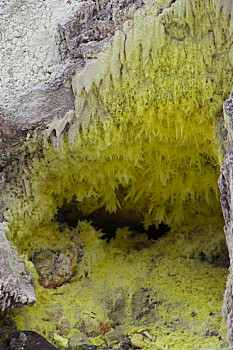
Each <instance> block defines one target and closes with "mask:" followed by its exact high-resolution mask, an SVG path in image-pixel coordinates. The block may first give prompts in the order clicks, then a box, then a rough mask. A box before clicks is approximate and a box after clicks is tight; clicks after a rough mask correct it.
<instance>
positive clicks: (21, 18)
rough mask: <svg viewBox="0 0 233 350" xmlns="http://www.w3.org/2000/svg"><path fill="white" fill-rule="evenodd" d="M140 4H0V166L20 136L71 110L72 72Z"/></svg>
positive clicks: (136, 0) (130, 0)
mask: <svg viewBox="0 0 233 350" xmlns="http://www.w3.org/2000/svg"><path fill="white" fill-rule="evenodd" d="M143 4H144V3H143V1H142V0H122V1H118V0H112V1H106V0H101V1H88V2H82V1H80V0H69V1H63V0H59V1H56V5H55V3H54V1H52V0H49V1H46V2H44V1H27V2H25V1H16V0H10V1H9V2H6V3H5V2H3V3H0V5H1V8H0V10H1V28H0V34H1V44H2V50H1V56H0V69H1V71H2V73H3V74H2V75H1V78H0V94H1V98H2V100H1V104H0V125H1V127H2V128H1V131H0V140H1V145H0V155H1V157H0V167H1V166H2V167H3V166H5V165H6V164H7V163H8V162H9V160H8V161H7V159H9V156H8V154H9V153H10V152H9V151H10V149H12V148H15V147H16V146H17V145H19V144H20V143H21V141H22V136H24V137H25V135H27V134H28V132H30V131H33V130H34V129H35V128H38V127H45V122H46V121H48V120H51V119H53V118H60V117H62V116H64V115H65V113H66V112H68V111H69V110H72V109H74V95H73V91H72V88H71V76H72V74H73V72H74V70H75V69H76V68H77V67H78V66H80V69H81V68H82V66H83V65H85V61H86V60H87V59H89V58H93V57H95V56H96V54H97V53H98V52H99V51H101V50H103V46H104V44H105V43H106V42H107V41H109V40H110V38H111V37H112V36H113V35H114V33H115V31H116V30H117V29H120V28H121V25H122V24H123V23H124V22H125V21H129V20H131V19H132V16H131V13H133V12H134V11H135V10H136V9H137V8H139V7H142V6H143ZM25 21H26V22H27V26H25ZM7 153H8V154H7Z"/></svg>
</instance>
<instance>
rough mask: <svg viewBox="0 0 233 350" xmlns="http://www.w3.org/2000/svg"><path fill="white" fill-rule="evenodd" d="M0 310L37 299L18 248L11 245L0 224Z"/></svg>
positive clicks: (33, 301) (26, 303)
mask: <svg viewBox="0 0 233 350" xmlns="http://www.w3.org/2000/svg"><path fill="white" fill-rule="evenodd" d="M0 252H1V254H0V311H4V310H6V309H8V308H9V307H15V306H19V305H33V304H34V303H35V301H36V297H35V294H34V288H33V282H32V277H31V276H30V274H29V273H27V272H26V271H25V266H24V263H23V262H22V260H20V258H19V257H18V255H17V252H16V249H15V248H14V247H11V246H10V243H9V242H8V240H7V239H6V236H5V234H4V230H3V227H2V225H1V224H0Z"/></svg>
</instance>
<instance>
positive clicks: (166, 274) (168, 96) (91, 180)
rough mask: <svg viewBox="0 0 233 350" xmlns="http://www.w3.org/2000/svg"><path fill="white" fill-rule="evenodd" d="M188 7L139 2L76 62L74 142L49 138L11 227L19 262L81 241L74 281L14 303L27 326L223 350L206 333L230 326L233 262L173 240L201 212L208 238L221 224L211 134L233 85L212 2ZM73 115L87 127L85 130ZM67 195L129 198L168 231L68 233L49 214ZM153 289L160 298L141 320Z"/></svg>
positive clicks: (88, 209) (82, 228)
mask: <svg viewBox="0 0 233 350" xmlns="http://www.w3.org/2000/svg"><path fill="white" fill-rule="evenodd" d="M184 4H185V1H177V2H176V3H175V4H174V5H173V6H172V8H171V9H169V10H164V12H163V13H162V14H161V15H159V16H157V17H154V16H153V9H152V8H149V7H148V12H146V10H145V12H143V11H144V10H143V11H142V12H141V14H140V12H139V13H138V14H136V17H135V20H134V23H133V24H131V27H130V29H128V31H127V28H126V27H125V28H124V30H123V31H122V32H118V33H117V34H116V36H115V39H114V42H113V44H112V46H111V47H109V48H108V50H107V51H106V52H105V53H103V54H102V55H100V56H99V58H98V59H97V60H96V62H95V63H94V62H91V63H88V64H87V66H86V68H85V69H84V70H83V72H81V73H80V72H77V73H76V76H75V77H74V82H73V86H74V93H75V95H76V111H75V112H76V118H77V119H76V122H74V124H73V125H71V127H70V130H69V132H68V136H69V141H68V139H67V138H66V137H65V138H64V140H63V142H61V143H60V148H59V151H58V152H56V151H54V149H53V147H52V145H51V144H48V145H47V148H46V149H45V150H44V151H43V154H42V155H41V157H40V158H39V157H38V158H36V159H34V160H33V162H32V164H31V168H29V171H30V172H29V173H27V174H26V175H25V176H26V177H28V182H27V181H26V180H25V181H24V183H25V191H24V192H22V193H20V194H19V195H16V198H14V195H13V194H11V195H12V198H13V202H10V205H8V207H9V208H10V210H9V209H6V210H5V213H4V217H5V220H6V223H5V227H6V228H7V225H8V227H9V228H10V229H8V231H7V233H8V237H9V238H10V239H11V240H12V242H13V243H14V244H15V245H16V246H17V248H18V250H19V253H20V254H25V259H27V257H28V258H31V257H32V256H33V254H34V252H36V251H38V250H40V249H48V248H54V249H56V248H57V249H58V248H59V247H63V246H64V245H66V244H67V241H68V240H69V239H71V238H70V237H71V236H72V237H73V238H72V239H76V238H74V237H78V238H77V239H81V241H83V242H84V243H85V255H84V257H83V260H82V261H81V263H80V266H79V270H78V274H77V276H76V277H74V278H72V279H71V282H70V283H69V284H67V285H64V286H61V287H59V289H56V290H45V289H43V288H42V287H41V286H40V285H39V284H38V283H37V282H36V294H37V298H38V301H37V303H36V305H35V307H34V308H33V309H29V308H23V311H22V310H18V311H17V310H15V311H13V313H14V314H15V320H16V322H17V324H18V326H19V327H20V328H27V329H32V330H36V331H38V333H40V334H42V335H46V336H47V338H49V339H54V335H55V334H57V333H58V335H60V336H62V337H67V338H70V337H71V336H72V335H73V333H74V332H75V330H77V329H80V330H82V325H83V327H86V328H87V325H89V330H85V332H86V333H88V335H89V336H94V335H96V336H97V335H98V334H101V332H102V333H105V332H106V331H107V330H108V329H109V327H113V328H114V327H116V325H117V324H118V323H119V322H120V326H121V327H122V332H123V333H124V334H128V333H130V332H131V333H132V335H133V334H139V333H141V332H142V333H143V332H144V331H145V332H148V334H149V335H150V336H151V337H150V336H148V335H146V333H145V332H144V333H143V334H140V336H139V335H138V336H134V338H132V342H144V343H145V348H149V349H160V348H163V347H165V348H166V347H167V349H193V348H194V349H195V348H196V349H208V347H209V349H218V347H220V345H221V342H220V341H219V340H218V336H209V335H210V334H217V333H218V334H220V335H223V337H224V336H225V333H224V331H223V330H222V329H223V328H222V327H223V326H222V321H221V311H220V308H221V303H222V296H223V292H224V288H225V280H226V275H227V271H226V270H225V269H220V268H215V267H211V266H210V265H207V264H206V263H203V262H202V263H201V262H198V261H196V260H195V259H194V260H193V259H190V255H189V254H188V253H187V252H186V254H184V253H182V252H183V250H186V249H188V248H185V247H186V245H187V247H189V248H190V246H192V244H193V242H192V241H191V242H185V245H184V246H182V247H179V249H178V250H175V248H176V244H178V243H176V241H175V239H174V238H173V234H174V232H175V229H176V228H177V227H179V226H180V225H189V226H191V227H192V226H193V225H194V223H198V224H200V225H203V227H204V229H203V235H206V237H211V239H213V238H212V236H208V235H209V234H210V233H209V231H208V230H209V229H206V227H205V224H206V223H208V224H209V225H210V227H211V231H214V230H217V232H220V231H218V226H219V225H222V217H221V209H220V204H219V190H218V185H217V178H218V175H219V166H220V164H221V161H222V154H221V147H220V145H219V141H218V139H217V137H216V133H217V129H218V120H219V116H220V115H221V111H222V104H223V101H224V99H225V98H226V97H228V95H229V93H230V91H231V88H232V83H231V82H232V81H233V70H232V62H231V55H230V54H229V47H230V45H231V41H232V38H231V37H230V35H229V22H228V21H227V20H223V19H221V21H220V20H219V18H217V17H216V14H215V8H214V6H213V5H212V3H211V1H197V2H189V1H187V4H188V5H187V6H186V7H185V5H184ZM179 6H180V10H179ZM181 13H182V15H181ZM145 38H146V40H145ZM72 123H73V122H72ZM75 123H76V124H75ZM75 125H82V128H81V130H80V131H79V132H78V128H77V127H75ZM54 128H55V130H56V126H55V127H54ZM48 129H49V128H48ZM60 134H61V132H60V131H59V135H60ZM26 183H27V184H28V183H29V187H28V186H26ZM73 198H75V200H76V202H77V207H78V208H79V209H80V210H82V211H83V213H85V214H86V215H88V214H90V213H92V212H93V211H94V210H96V209H99V208H101V207H105V209H106V211H110V212H113V211H117V210H118V208H122V210H123V211H127V210H132V209H133V210H134V211H135V212H136V213H140V214H142V215H143V217H144V225H145V227H148V226H149V225H151V224H152V223H159V222H162V221H163V222H165V223H167V224H169V225H170V226H171V227H172V228H173V230H172V232H171V233H170V234H169V235H168V236H166V237H164V238H162V239H160V240H159V241H158V242H155V243H153V244H152V243H151V242H150V243H148V242H147V239H146V237H142V238H141V239H142V242H143V243H142V246H143V245H146V247H144V248H142V249H141V250H140V251H136V250H135V249H133V248H132V246H133V244H134V243H133V241H134V240H135V238H134V239H131V238H130V234H129V233H128V231H127V229H123V230H118V233H117V236H116V239H115V240H113V241H111V242H110V244H109V245H107V243H105V242H103V241H102V240H100V238H99V233H97V232H96V231H95V230H94V229H93V228H91V227H90V225H89V224H88V223H86V222H81V223H80V225H79V228H78V229H77V230H73V231H72V232H70V231H69V230H68V229H67V230H65V231H64V232H62V233H60V232H59V230H58V224H57V223H56V222H54V221H52V222H51V220H53V218H54V215H55V214H56V211H57V208H58V207H61V206H62V204H63V201H64V200H67V201H71V200H72V199H73ZM216 228H217V229H216ZM178 241H179V240H178V239H177V242H178ZM180 242H182V240H181V241H180ZM205 243H206V248H205V249H206V251H208V248H209V246H208V240H207V241H205ZM179 244H180V243H179ZM128 246H129V248H128V251H127V249H126V248H127V247H128ZM197 246H199V243H197ZM177 251H178V252H179V254H177ZM182 254H184V256H183V255H182ZM35 273H36V272H35V271H34V274H35ZM145 290H149V295H150V300H151V303H153V302H154V304H152V307H151V309H152V311H151V310H149V311H148V316H145V317H144V316H143V315H141V316H139V319H138V321H137V320H136V316H138V314H137V312H136V311H135V310H138V309H140V308H141V307H142V305H143V304H142V300H144V299H145V298H146V297H145ZM137 293H138V294H137ZM143 298H144V299H143ZM118 301H119V303H118ZM116 303H118V304H119V305H118V304H117V305H118V306H119V308H120V311H119V312H118V309H117V306H116ZM145 303H146V301H145ZM156 303H157V304H156ZM121 305H124V307H123V309H122V306H121ZM135 305H136V306H135ZM143 307H145V308H146V306H143ZM192 312H194V314H195V315H194V314H192ZM210 312H213V313H214V315H213V316H209V313H210ZM35 315H36V316H35ZM192 315H194V316H192ZM140 317H141V318H140ZM46 320H47V321H46ZM67 322H68V323H69V325H68V323H67ZM130 323H132V324H131V325H130ZM165 323H167V324H165ZM141 328H143V329H142V330H141ZM208 332H209V333H208ZM213 332H214V333H213ZM168 333H169V334H168ZM206 334H207V335H206ZM103 337H104V335H103V336H102V337H101V336H100V337H99V338H98V339H99V340H98V339H96V338H95V340H94V341H95V342H97V340H98V341H99V342H100V343H101V342H104V339H103ZM55 338H56V336H55ZM182 339H183V340H182ZM138 344H139V343H138Z"/></svg>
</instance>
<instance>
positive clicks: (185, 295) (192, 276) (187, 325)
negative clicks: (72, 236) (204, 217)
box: [12, 222, 228, 350]
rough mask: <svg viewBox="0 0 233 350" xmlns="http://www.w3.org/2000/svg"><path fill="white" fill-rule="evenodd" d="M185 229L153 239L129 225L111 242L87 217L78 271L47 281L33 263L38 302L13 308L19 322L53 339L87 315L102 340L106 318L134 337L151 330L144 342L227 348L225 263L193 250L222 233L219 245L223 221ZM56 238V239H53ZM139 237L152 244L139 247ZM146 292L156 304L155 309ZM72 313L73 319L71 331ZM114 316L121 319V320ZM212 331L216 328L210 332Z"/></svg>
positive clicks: (81, 227) (81, 228)
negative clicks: (53, 283) (56, 284)
mask: <svg viewBox="0 0 233 350" xmlns="http://www.w3.org/2000/svg"><path fill="white" fill-rule="evenodd" d="M187 232H188V234H185V229H183V231H182V232H181V231H177V232H171V233H169V234H168V235H167V236H165V237H163V238H161V239H160V240H159V241H158V242H154V243H151V242H149V241H148V240H147V239H146V238H145V237H143V236H142V237H138V238H136V239H135V237H134V238H131V233H130V231H129V230H128V229H127V228H124V229H118V232H117V236H116V239H115V240H112V241H111V242H110V244H109V245H108V244H106V243H105V242H104V241H102V240H100V239H99V232H97V231H95V230H94V228H93V227H92V226H91V225H90V224H89V223H88V222H81V223H80V224H79V226H78V228H77V230H75V233H76V235H77V237H79V238H81V239H82V240H83V242H84V243H85V255H84V260H83V261H82V262H81V263H80V266H79V272H78V275H77V276H76V277H74V278H73V279H72V280H71V282H70V283H69V284H67V285H64V286H62V287H60V288H59V289H57V290H49V289H44V288H43V287H41V286H40V285H39V284H38V282H37V278H36V271H35V269H34V267H33V265H32V264H31V266H29V268H30V269H31V270H30V272H31V273H32V274H33V275H34V277H35V281H36V297H37V303H36V305H35V306H34V308H33V309H32V308H28V307H24V308H23V309H18V310H14V311H12V313H13V316H14V320H15V321H16V323H17V326H18V327H19V328H20V329H29V330H34V331H37V332H38V333H40V334H42V335H44V336H45V337H47V339H50V340H54V336H55V338H56V335H59V336H62V337H64V338H65V339H70V338H71V337H72V335H73V334H74V333H75V332H77V330H79V331H80V330H82V323H83V322H84V321H85V323H86V324H88V325H89V327H90V329H91V332H92V333H91V332H90V333H91V334H90V337H91V340H92V342H93V343H94V344H96V345H101V344H102V345H104V344H105V343H106V341H107V342H108V341H109V340H108V337H107V335H106V334H103V335H98V332H99V329H100V325H101V327H103V325H105V327H109V329H110V328H111V327H113V329H115V328H116V329H118V332H119V334H123V335H127V334H129V335H130V336H132V341H134V342H135V345H137V339H135V334H138V333H139V334H140V333H143V331H146V332H147V333H148V334H149V337H148V336H145V337H143V343H142V344H141V345H142V346H143V348H144V349H154V350H158V349H161V348H163V347H164V346H167V349H191V348H193V347H195V348H197V349H220V346H221V348H224V349H227V348H228V347H227V343H224V341H223V339H225V338H226V329H225V324H224V322H223V320H222V315H221V304H222V295H223V293H224V288H225V281H226V276H227V269H224V268H216V267H212V266H211V265H209V264H207V263H203V262H200V261H198V260H196V258H195V254H196V253H198V249H197V248H195V244H196V246H199V248H200V246H202V247H206V249H207V251H208V250H211V248H210V247H208V248H207V246H208V242H209V241H210V240H211V241H214V240H216V241H218V242H217V243H214V244H215V245H216V246H218V245H219V239H220V238H219V237H221V229H216V227H214V228H213V227H211V226H206V227H205V229H204V230H203V232H202V235H198V234H197V232H196V231H195V230H190V229H188V228H187ZM73 233H74V232H73ZM203 236H204V238H203ZM197 237H198V238H197ZM221 239H223V240H224V235H223V233H222V238H221ZM55 241H56V240H55V239H54V240H53V239H52V240H51V242H50V245H51V247H52V246H53V244H54V243H55ZM135 241H136V242H137V243H138V242H139V241H141V242H143V243H144V244H145V243H148V246H147V247H146V248H142V249H141V250H140V251H136V250H135V249H134V248H133V247H135ZM196 249H197V252H196ZM212 249H214V247H212ZM193 257H194V258H193ZM132 271H133V273H132ZM147 296H149V300H148V302H149V303H150V304H151V305H153V307H152V308H151V309H150V308H148V310H150V311H149V312H146V310H147V307H146V305H147V304H146V303H145V300H146V297H147ZM115 302H119V305H118V307H119V309H120V314H116V313H117V310H116V309H115V308H114V305H115V304H114V303H115ZM153 303H154V304H153ZM114 312H115V314H114ZM143 312H144V313H143ZM140 314H142V316H140ZM35 315H36V317H35ZM113 315H114V316H113ZM136 316H138V317H136ZM67 321H68V322H69V326H70V327H69V330H68V331H67V332H66V331H65V329H66V322H67ZM116 322H119V323H120V326H118V327H116V325H115V323H116ZM86 330H87V329H86ZM95 332H97V335H96V336H94V335H95ZM208 332H209V333H208ZM211 332H212V334H214V335H213V336H206V334H211ZM107 334H108V333H107ZM133 337H134V338H133ZM221 337H222V340H219V339H221ZM224 344H225V345H224Z"/></svg>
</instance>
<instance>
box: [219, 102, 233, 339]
mask: <svg viewBox="0 0 233 350" xmlns="http://www.w3.org/2000/svg"><path fill="white" fill-rule="evenodd" d="M223 111H224V122H225V127H226V130H227V132H228V134H227V135H226V138H227V139H226V140H225V142H226V143H227V144H228V146H227V148H226V155H225V162H224V165H223V166H222V168H221V174H220V177H219V188H220V191H221V198H220V200H221V206H222V211H223V216H224V219H225V226H224V231H225V235H226V241H227V246H228V251H229V258H230V269H229V276H228V280H227V286H226V291H225V296H224V304H223V316H224V319H225V321H226V324H227V329H228V340H229V341H230V343H231V344H232V343H233V268H232V267H233V142H232V130H233V128H232V125H233V124H232V123H233V95H231V96H230V98H229V99H227V100H226V101H225V103H224V106H223Z"/></svg>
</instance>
